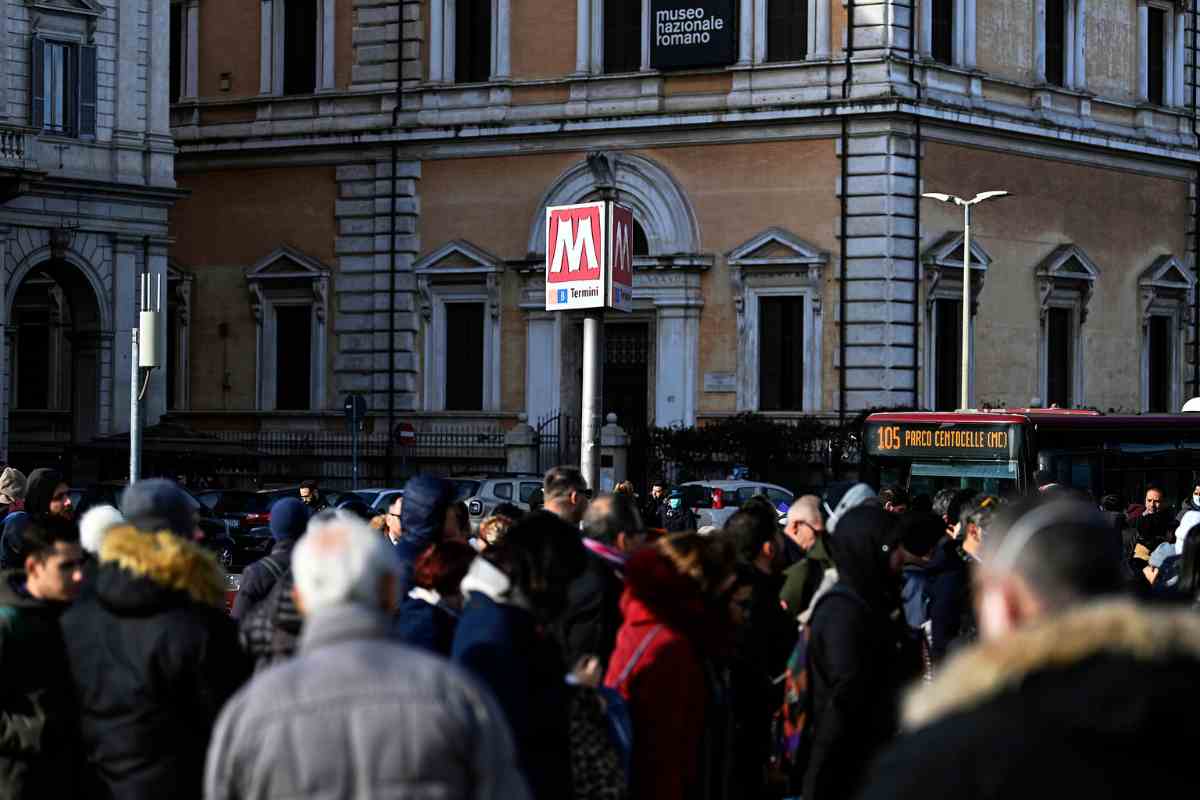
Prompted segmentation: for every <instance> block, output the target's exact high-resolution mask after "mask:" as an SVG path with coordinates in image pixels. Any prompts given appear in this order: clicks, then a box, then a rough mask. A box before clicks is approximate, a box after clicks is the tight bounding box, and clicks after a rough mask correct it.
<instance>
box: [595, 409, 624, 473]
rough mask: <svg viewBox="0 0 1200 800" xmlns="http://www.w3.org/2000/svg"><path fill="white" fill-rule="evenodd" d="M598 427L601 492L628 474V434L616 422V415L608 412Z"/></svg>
mask: <svg viewBox="0 0 1200 800" xmlns="http://www.w3.org/2000/svg"><path fill="white" fill-rule="evenodd" d="M605 422H606V424H605V426H604V427H603V428H601V429H600V486H599V490H600V491H602V492H611V491H612V490H613V487H614V486H616V485H617V484H618V483H620V482H621V481H623V480H625V479H626V478H627V477H628V476H629V467H628V463H629V435H628V434H627V433H625V429H624V428H622V427H621V426H620V425H618V424H617V415H616V414H609V415H608V417H607V419H606V420H605Z"/></svg>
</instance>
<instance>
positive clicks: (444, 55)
mask: <svg viewBox="0 0 1200 800" xmlns="http://www.w3.org/2000/svg"><path fill="white" fill-rule="evenodd" d="M331 1H332V0H326V2H331ZM510 4H511V0H492V68H491V76H490V78H489V80H492V81H506V80H508V79H509V78H511V77H512V55H511V47H512V30H511V26H512V11H511V9H510ZM456 10H457V0H429V81H430V82H431V83H454V66H455V60H456V59H455V56H456V54H457V50H458V48H457V40H456V38H455V32H456V30H457V26H456V25H455V21H456V16H457V15H456Z"/></svg>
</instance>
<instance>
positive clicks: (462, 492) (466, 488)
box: [454, 481, 479, 500]
mask: <svg viewBox="0 0 1200 800" xmlns="http://www.w3.org/2000/svg"><path fill="white" fill-rule="evenodd" d="M477 494H479V481H455V482H454V499H456V500H466V499H467V498H468V497H474V496H475V495H477Z"/></svg>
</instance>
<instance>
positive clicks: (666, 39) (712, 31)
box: [650, 0, 736, 69]
mask: <svg viewBox="0 0 1200 800" xmlns="http://www.w3.org/2000/svg"><path fill="white" fill-rule="evenodd" d="M733 7H734V3H733V0H650V66H652V67H654V68H655V69H680V68H686V67H711V66H719V65H725V64H732V63H733V60H734V41H735V38H736V37H735V36H734V33H735V25H734V18H733Z"/></svg>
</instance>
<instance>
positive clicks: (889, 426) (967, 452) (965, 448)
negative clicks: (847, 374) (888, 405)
mask: <svg viewBox="0 0 1200 800" xmlns="http://www.w3.org/2000/svg"><path fill="white" fill-rule="evenodd" d="M865 433H866V440H867V442H866V444H867V452H868V453H869V454H870V455H873V456H884V457H888V458H906V459H917V458H940V459H947V458H949V459H960V460H964V461H1011V460H1013V459H1015V458H1017V455H1018V453H1019V452H1020V444H1021V428H1020V426H1018V425H955V424H951V423H941V424H939V423H936V422H934V423H930V422H872V423H871V424H869V425H867V427H866V431H865Z"/></svg>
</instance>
